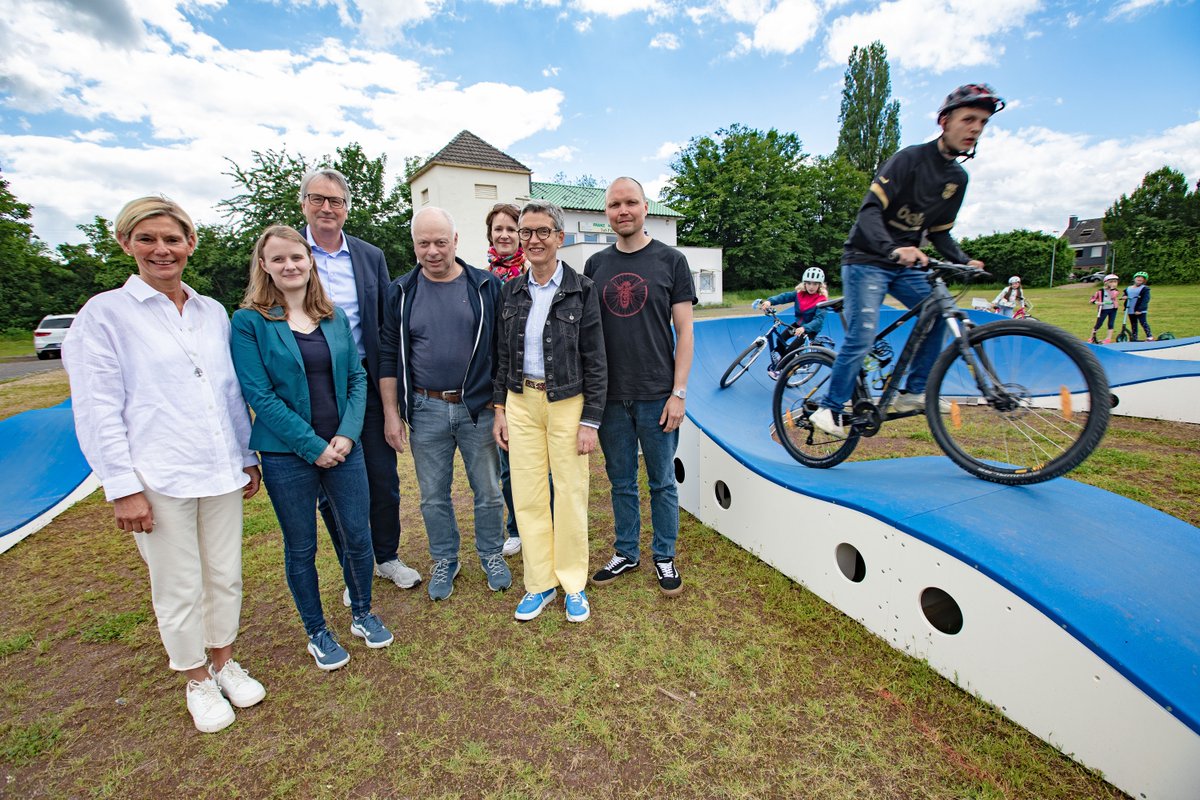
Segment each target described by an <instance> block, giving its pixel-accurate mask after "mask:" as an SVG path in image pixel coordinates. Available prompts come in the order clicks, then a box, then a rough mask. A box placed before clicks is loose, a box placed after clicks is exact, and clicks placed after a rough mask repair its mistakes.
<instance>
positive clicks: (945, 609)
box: [921, 586, 963, 636]
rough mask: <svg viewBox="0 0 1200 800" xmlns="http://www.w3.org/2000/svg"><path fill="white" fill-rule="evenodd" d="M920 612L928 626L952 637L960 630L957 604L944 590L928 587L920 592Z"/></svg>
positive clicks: (959, 614)
mask: <svg viewBox="0 0 1200 800" xmlns="http://www.w3.org/2000/svg"><path fill="white" fill-rule="evenodd" d="M921 612H922V613H924V614H925V619H927V620H929V624H930V625H932V626H933V627H935V628H937V629H938V630H939V631H941V632H942V633H946V634H949V635H951V636H953V635H954V634H956V633H958V632H959V631H961V630H962V627H963V615H962V609H961V608H959V607H958V602H957V601H955V599H954V598H953V597H951V596H950V595H949V593H947V592H946V591H945V590H943V589H939V588H937V587H936V586H930V587H929V588H928V589H926V590H925V591H923V592H921Z"/></svg>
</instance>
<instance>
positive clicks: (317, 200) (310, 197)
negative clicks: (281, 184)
mask: <svg viewBox="0 0 1200 800" xmlns="http://www.w3.org/2000/svg"><path fill="white" fill-rule="evenodd" d="M304 199H305V200H307V201H308V202H310V203H312V204H313V205H314V206H316V207H317V208H320V207H321V206H323V205H325V204H326V203H329V207H330V208H345V207H346V198H344V197H326V196H325V195H323V194H311V193H310V194H306V195H304Z"/></svg>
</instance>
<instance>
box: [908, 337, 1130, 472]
mask: <svg viewBox="0 0 1200 800" xmlns="http://www.w3.org/2000/svg"><path fill="white" fill-rule="evenodd" d="M969 337H970V338H969V339H968V342H969V344H970V350H971V355H972V361H973V363H971V364H968V362H967V360H966V359H965V358H964V357H963V355H962V353H960V352H959V350H958V347H957V346H956V345H952V346H951V347H950V348H948V349H947V350H946V351H944V352H943V353H942V354H941V355H940V356H938V359H937V361H936V362H935V363H934V365H933V370H932V371H931V372H930V374H929V385H928V386H927V387H926V390H925V408H926V413H927V414H931V416H929V430H930V432H931V433H932V434H933V438H934V441H936V442H937V444H938V446H939V447H941V448H942V450H943V451H944V452H945V453H946V455H948V456H949V457H950V458H951V459H952V460H953V461H954V463H955V464H957V465H958V466H960V467H962V468H963V469H965V470H966V471H967V472H969V473H971V474H972V475H974V476H976V477H978V478H983V479H984V480H988V481H994V482H996V483H1004V484H1009V485H1024V484H1030V483H1040V482H1042V481H1047V480H1050V479H1051V478H1056V477H1058V476H1059V475H1063V474H1065V473H1067V472H1069V471H1071V470H1072V469H1074V468H1075V467H1077V466H1079V464H1081V463H1082V462H1083V460H1084V459H1086V458H1087V457H1088V456H1089V455H1091V453H1092V451H1093V450H1095V449H1096V446H1097V445H1098V444H1100V439H1101V438H1103V436H1104V432H1105V431H1106V430H1107V429H1108V419H1109V414H1110V412H1111V403H1112V400H1111V395H1110V393H1109V387H1108V379H1107V378H1106V377H1105V375H1104V370H1103V368H1102V367H1101V366H1100V362H1099V361H1098V360H1097V359H1096V356H1095V355H1094V354H1093V353H1092V351H1091V350H1090V349H1088V347H1086V346H1085V345H1083V344H1081V343H1080V342H1078V341H1076V340H1075V339H1074V338H1073V337H1071V336H1070V335H1069V334H1067V333H1066V332H1065V331H1062V330H1059V329H1058V328H1055V327H1053V326H1051V325H1046V324H1044V323H1040V322H1024V321H1021V322H1011V321H1003V322H992V323H989V324H987V325H981V326H980V327H978V328H975V329H974V330H972V331H971V332H970V334H969ZM981 384H982V385H983V387H984V389H981V388H980V385H981ZM985 390H986V393H985ZM985 394H990V395H992V396H991V397H988V396H985ZM1093 399H1095V401H1096V402H1095V403H1093V402H1092V401H1093ZM940 400H945V401H947V402H948V403H949V405H950V412H949V413H948V414H947V413H940V414H939V413H938V411H937V409H938V406H939V401H940Z"/></svg>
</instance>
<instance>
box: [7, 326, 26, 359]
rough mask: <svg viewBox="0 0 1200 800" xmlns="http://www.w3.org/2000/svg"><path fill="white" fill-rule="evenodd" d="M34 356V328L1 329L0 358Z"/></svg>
mask: <svg viewBox="0 0 1200 800" xmlns="http://www.w3.org/2000/svg"><path fill="white" fill-rule="evenodd" d="M26 356H27V357H29V358H33V356H34V352H33V330H32V329H31V330H29V331H0V358H20V357H26Z"/></svg>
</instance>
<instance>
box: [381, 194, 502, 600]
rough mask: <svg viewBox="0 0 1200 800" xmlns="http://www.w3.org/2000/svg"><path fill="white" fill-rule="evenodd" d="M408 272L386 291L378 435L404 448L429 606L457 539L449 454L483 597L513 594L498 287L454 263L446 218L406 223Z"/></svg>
mask: <svg viewBox="0 0 1200 800" xmlns="http://www.w3.org/2000/svg"><path fill="white" fill-rule="evenodd" d="M412 237H413V250H414V251H415V252H416V256H417V267H416V269H414V270H412V271H411V272H408V273H407V274H405V275H401V276H400V277H399V278H397V279H396V280H395V281H393V282H392V284H391V285H390V286H389V287H388V290H387V296H386V298H385V300H384V313H383V331H382V332H381V336H380V340H381V343H382V353H381V369H382V372H381V378H380V381H379V391H380V394H381V395H382V396H383V411H384V415H385V427H384V434H385V436H386V437H387V441H388V443H389V444H390V445H391V446H392V447H394V448H395V449H396V450H398V451H400V452H403V451H404V448H405V447H407V446H410V445H411V448H412V457H413V466H414V467H415V468H416V473H417V486H418V488H419V489H420V492H421V517H422V518H423V519H424V521H425V533H426V535H427V536H428V537H429V555H430V558H432V559H433V567H432V569H431V570H430V574H429V586H428V589H429V599H431V600H445V599H447V598H448V597H450V595H451V594H452V593H453V591H454V579H455V578H456V577H458V573H459V569H460V565H459V560H458V551H459V545H460V541H461V540H460V536H459V530H458V523H457V521H456V519H455V514H454V504H453V501H452V499H451V489H452V484H453V480H454V451H455V450H456V449H457V450H458V452H459V453H461V454H462V459H463V466H464V467H466V471H467V482H468V483H470V485H471V492H472V493H473V494H474V499H475V551H476V553H477V554H478V556H479V564H480V566H481V567H482V568H483V571H484V573H485V574H486V575H487V584H488V588H489V589H491V590H492V591H494V592H496V591H502V590H504V589H507V588H508V587H509V586H511V585H512V573H511V572H510V571H509V569H508V565H507V564H506V563H505V562H504V555H503V553H502V552H501V550H502V548H503V547H504V498H503V496H502V495H501V493H500V454H499V450H497V448H496V442H495V440H494V439H493V438H492V424H493V422H494V419H495V412H494V411H493V410H492V408H491V400H492V374H493V371H494V362H495V342H494V336H493V334H494V331H495V326H496V307H497V303H498V301H499V298H500V279H499V278H497V277H496V276H495V275H492V274H491V273H490V272H486V271H484V270H481V269H476V268H475V267H472V266H471V265H469V264H467V263H466V262H465V261H463V260H462V259H460V258H458V257H457V256H456V255H455V252H456V251H457V249H458V233H457V232H456V231H455V229H454V219H453V218H452V217H451V216H450V214H448V213H447V212H446V211H445V210H444V209H441V208H436V207H434V206H426V207H424V208H422V209H421V210H420V211H418V212H417V213H416V214H414V215H413V218H412Z"/></svg>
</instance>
